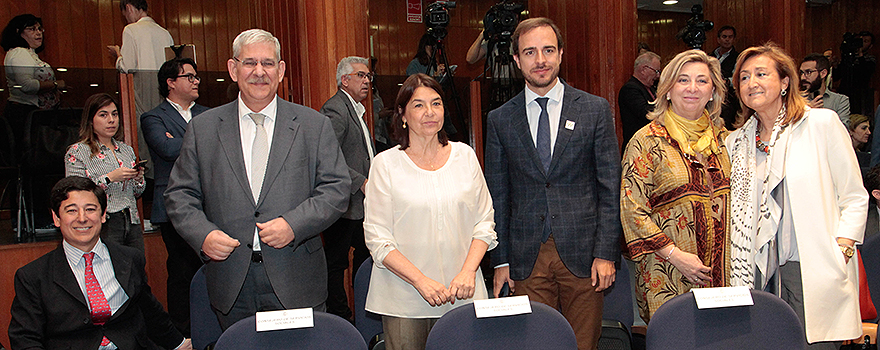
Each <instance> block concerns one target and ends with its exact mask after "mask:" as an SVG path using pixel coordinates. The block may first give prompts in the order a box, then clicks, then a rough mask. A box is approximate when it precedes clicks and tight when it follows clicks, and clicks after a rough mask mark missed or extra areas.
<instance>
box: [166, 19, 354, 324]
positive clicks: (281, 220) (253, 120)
mask: <svg viewBox="0 0 880 350" xmlns="http://www.w3.org/2000/svg"><path fill="white" fill-rule="evenodd" d="M232 46H233V47H232V50H233V57H232V59H230V60H229V61H227V67H228V69H229V75H230V76H231V77H232V80H233V81H235V82H237V83H238V87H239V90H240V93H239V95H238V99H237V100H236V101H233V102H232V103H229V104H226V105H223V106H220V107H217V108H214V109H211V110H209V111H207V112H205V113H202V114H201V115H200V116H199V117H198V118H195V119H193V120H192V121H191V122H190V123H189V126H188V127H187V130H186V136H184V139H183V145H182V146H181V149H180V156H179V157H178V158H177V162H176V163H175V165H174V169H173V170H172V171H171V179H170V182H169V185H168V189H167V190H166V191H165V205H166V207H167V211H168V216H169V217H170V218H171V221H172V222H173V224H174V227H175V228H176V229H177V231H178V232H179V233H180V234H181V236H182V237H183V238H184V239H186V241H187V243H189V244H190V246H192V247H193V248H194V249H196V250H201V252H202V254H203V255H204V256H205V257H206V258H208V259H210V262H208V263H207V265H206V266H205V274H206V277H207V284H208V298H209V299H210V301H211V306H212V308H213V309H214V311H215V313H216V314H217V317H218V319H219V320H220V325H221V327H222V328H223V329H226V328H228V327H229V326H231V325H232V324H233V323H235V322H236V321H238V320H240V319H242V318H245V317H248V316H251V315H253V314H254V313H255V312H257V311H268V310H278V309H291V308H303V307H312V308H315V309H318V310H323V309H324V300H325V299H326V298H327V267H326V261H325V260H324V251H323V249H322V245H321V238H320V237H319V236H318V235H319V233H320V232H321V230H323V229H325V228H327V226H329V225H330V224H331V223H333V222H334V221H336V219H337V218H339V216H340V215H342V213H343V212H345V209H346V205H347V204H348V197H349V195H348V193H349V188H350V186H351V180H350V178H349V176H348V168H347V167H346V165H345V160H344V159H343V155H342V151H340V149H339V145H338V143H337V142H336V137H334V136H335V135H334V133H333V126H332V125H331V123H330V120H328V119H327V118H326V117H324V116H322V115H321V114H319V113H318V112H316V111H315V110H312V109H309V108H307V107H304V106H300V105H297V104H293V103H289V102H287V101H284V100H282V99H280V98H278V97H277V96H276V91H277V89H278V83H279V82H280V81H281V79H282V77H283V76H284V69H285V62H284V61H281V59H280V56H281V45H280V44H279V43H278V39H276V38H275V37H274V36H272V34H271V33H269V32H267V31H264V30H260V29H251V30H248V31H245V32H242V33H241V34H239V35H238V37H236V38H235V41H234V42H233V44H232Z"/></svg>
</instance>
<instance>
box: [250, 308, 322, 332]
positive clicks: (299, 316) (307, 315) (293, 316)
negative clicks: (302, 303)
mask: <svg viewBox="0 0 880 350" xmlns="http://www.w3.org/2000/svg"><path fill="white" fill-rule="evenodd" d="M314 326H315V317H314V311H312V308H310V307H307V308H302V309H290V310H278V311H264V312H258V313H257V332H265V331H274V330H279V329H291V328H310V327H314Z"/></svg>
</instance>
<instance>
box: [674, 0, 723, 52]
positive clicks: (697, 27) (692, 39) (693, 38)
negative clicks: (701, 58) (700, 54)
mask: <svg viewBox="0 0 880 350" xmlns="http://www.w3.org/2000/svg"><path fill="white" fill-rule="evenodd" d="M691 14H693V17H691V18H690V19H688V20H687V25H686V26H685V27H684V28H682V29H681V31H679V32H678V34H676V35H675V38H676V39H681V40H682V41H684V43H685V45H687V46H688V47H689V48H691V49H702V48H703V43H705V42H706V32H707V31H710V30H712V28H714V27H715V24H714V23H712V21H706V20H705V19H703V6H700V5H699V4H697V5H694V6H693V7H691Z"/></svg>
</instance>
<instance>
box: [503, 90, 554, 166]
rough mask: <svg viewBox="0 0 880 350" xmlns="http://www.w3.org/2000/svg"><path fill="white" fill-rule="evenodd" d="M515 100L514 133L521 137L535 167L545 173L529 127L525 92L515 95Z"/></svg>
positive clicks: (512, 116)
mask: <svg viewBox="0 0 880 350" xmlns="http://www.w3.org/2000/svg"><path fill="white" fill-rule="evenodd" d="M513 102H514V105H513V108H512V110H513V111H514V113H513V114H512V115H511V120H510V124H511V127H512V128H513V133H514V134H515V135H517V136H518V137H519V141H520V143H521V144H522V148H523V149H524V150H525V151H526V153H527V154H528V157H529V158H531V159H532V164H534V165H535V169H537V170H538V172H540V173H542V174H544V165H543V164H542V163H541V157H540V156H539V155H538V149H537V148H536V146H535V141H534V140H533V139H532V131H531V129H530V128H529V118H528V115H527V114H526V107H527V106H526V95H525V92H523V93H520V94H519V95H517V96H516V97H514V101H513ZM544 175H547V174H544Z"/></svg>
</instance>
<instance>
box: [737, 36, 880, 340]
mask: <svg viewBox="0 0 880 350" xmlns="http://www.w3.org/2000/svg"><path fill="white" fill-rule="evenodd" d="M733 78H734V79H735V84H734V87H735V88H736V91H737V94H738V96H739V99H740V104H741V107H742V112H741V114H740V119H741V123H743V125H742V127H740V128H739V129H738V130H736V131H735V132H733V133H731V134H730V136H729V137H728V138H727V140H726V144H727V148H728V150H729V152H730V157H731V173H732V175H731V198H732V200H731V225H732V227H731V271H732V272H731V283H732V285H745V286H749V287H753V288H755V289H761V290H765V291H769V292H772V293H775V294H776V295H779V296H780V297H781V298H782V299H783V300H785V301H786V302H787V303H788V304H789V305H790V306H791V307H792V308H793V309H794V310H795V313H797V314H798V317H799V318H800V320H801V322H802V324H803V326H804V329H805V330H806V339H807V342H808V343H810V348H811V349H812V348H828V349H832V348H834V349H836V348H838V347H839V345H840V344H839V342H840V341H843V340H848V339H853V338H857V337H859V336H860V335H861V333H862V330H861V320H860V317H859V304H858V303H859V302H858V275H857V265H856V261H853V245H854V244H855V243H857V242H860V241H861V240H862V236H863V234H864V225H865V217H866V214H867V207H868V197H867V192H866V191H865V189H864V187H863V186H862V180H861V176H860V174H859V166H858V162H857V161H856V156H855V153H854V152H853V148H852V146H851V142H850V140H849V135H848V134H847V131H846V128H845V127H844V126H843V124H841V123H840V121H839V119H838V117H837V115H836V114H835V113H834V112H833V111H831V110H828V109H823V108H817V109H810V108H809V107H807V106H806V103H805V100H804V98H803V97H801V95H800V94H799V93H798V91H797V86H799V84H798V83H799V75H798V74H797V70H796V68H795V65H794V61H793V60H792V59H791V57H790V56H788V54H786V53H785V52H784V51H783V50H782V49H781V48H779V47H777V46H775V45H774V44H767V45H765V46H760V47H752V48H749V49H748V50H745V51H743V52H742V53H741V54H740V56H739V58H738V60H737V64H736V70H735V71H734V76H733Z"/></svg>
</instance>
